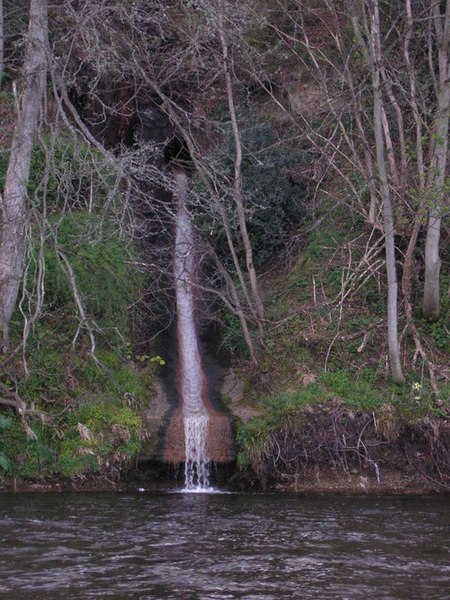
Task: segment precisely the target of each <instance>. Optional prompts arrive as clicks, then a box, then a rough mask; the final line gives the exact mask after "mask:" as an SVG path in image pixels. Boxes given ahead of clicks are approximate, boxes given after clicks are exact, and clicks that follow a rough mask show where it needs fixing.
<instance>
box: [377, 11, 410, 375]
mask: <svg viewBox="0 0 450 600" xmlns="http://www.w3.org/2000/svg"><path fill="white" fill-rule="evenodd" d="M370 4H371V5H370V16H371V55H372V56H371V58H372V61H371V62H372V64H371V69H372V84H373V117H374V129H375V145H376V156H377V167H378V179H379V185H380V194H381V199H382V203H383V216H384V232H385V247H386V271H387V280H388V304H387V317H388V348H389V361H390V368H391V376H392V380H393V381H394V383H404V382H405V378H404V376H403V372H402V367H401V361H400V352H399V345H398V324H397V289H398V283H397V269H396V264H395V240H394V213H393V209H392V200H391V194H390V189H389V182H388V178H387V169H386V156H385V145H384V137H383V120H382V118H383V95H382V90H381V66H382V65H381V43H380V17H379V8H378V0H373V2H371V3H370Z"/></svg>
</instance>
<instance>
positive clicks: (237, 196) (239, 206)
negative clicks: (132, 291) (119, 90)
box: [219, 0, 264, 333]
mask: <svg viewBox="0 0 450 600" xmlns="http://www.w3.org/2000/svg"><path fill="white" fill-rule="evenodd" d="M224 11H225V9H224V3H223V0H219V37H220V42H221V45H222V57H223V70H224V74H225V81H226V87H227V99H228V110H229V112H230V119H231V126H232V130H233V138H234V147H235V151H236V155H235V161H234V184H233V196H234V201H235V204H236V212H237V215H238V222H239V230H240V233H241V238H242V242H243V244H244V248H245V263H246V266H247V273H248V276H249V279H250V289H251V291H252V295H253V302H254V305H255V308H256V311H255V312H256V315H257V317H258V319H259V326H260V331H261V333H262V320H263V318H264V304H263V301H262V298H261V295H260V293H259V287H258V280H257V277H256V269H255V265H254V263H253V250H252V245H251V241H250V237H249V235H248V230H247V223H246V221H245V210H244V204H243V202H242V170H241V163H242V144H241V138H240V133H239V126H238V122H237V115H236V107H235V104H234V95H233V86H232V81H231V73H230V68H229V64H228V61H229V58H228V44H227V40H226V36H225V28H224Z"/></svg>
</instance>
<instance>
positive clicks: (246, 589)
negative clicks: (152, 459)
mask: <svg viewBox="0 0 450 600" xmlns="http://www.w3.org/2000/svg"><path fill="white" fill-rule="evenodd" d="M449 504H450V502H449V498H448V497H363V496H360V497H358V496H356V497H350V496H302V495H282V494H273V495H270V494H178V493H173V494H155V493H145V492H144V493H135V494H94V493H91V494H16V495H2V496H0V598H5V599H8V600H9V599H11V600H21V599H27V600H28V599H31V600H33V599H41V598H42V599H45V600H47V599H48V600H52V599H60V598H61V599H64V600H70V599H77V600H78V599H84V598H114V599H118V600H119V599H121V598H135V599H145V598H173V599H177V600H178V599H182V600H184V599H199V600H208V599H224V600H225V599H232V598H245V599H249V600H250V599H255V600H256V599H258V600H263V599H278V598H302V599H309V598H318V599H328V598H339V599H371V598H376V599H377V600H379V599H385V598H386V599H387V598H405V599H410V598H414V599H422V598H425V599H427V600H431V599H439V600H442V599H450V535H449V534H450V508H449Z"/></svg>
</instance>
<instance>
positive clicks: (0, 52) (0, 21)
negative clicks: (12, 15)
mask: <svg viewBox="0 0 450 600" xmlns="http://www.w3.org/2000/svg"><path fill="white" fill-rule="evenodd" d="M4 49H5V21H4V16H3V0H0V89H1V87H2V80H3V72H4V70H5V56H4Z"/></svg>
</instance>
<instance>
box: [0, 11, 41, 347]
mask: <svg viewBox="0 0 450 600" xmlns="http://www.w3.org/2000/svg"><path fill="white" fill-rule="evenodd" d="M47 44H48V14H47V0H31V5H30V21H29V28H28V44H27V48H26V52H25V58H24V64H23V69H22V71H23V79H24V84H23V85H24V87H23V91H22V94H21V99H20V108H19V111H18V115H17V121H16V125H15V128H14V134H13V140H12V145H11V153H10V156H9V162H8V169H7V172H6V180H5V189H4V195H3V205H2V232H1V235H2V238H1V243H0V304H1V307H0V327H1V329H2V330H3V351H4V352H5V351H6V350H7V348H8V345H9V323H10V320H11V316H12V313H13V311H14V307H15V304H16V300H17V294H18V290H19V286H20V280H21V277H22V271H23V261H24V246H25V219H26V200H27V186H28V179H29V175H30V161H31V152H32V148H33V138H34V135H35V132H36V129H37V126H38V120H39V113H40V108H41V101H42V97H43V95H44V92H45V85H46V58H47V56H46V53H47Z"/></svg>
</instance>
